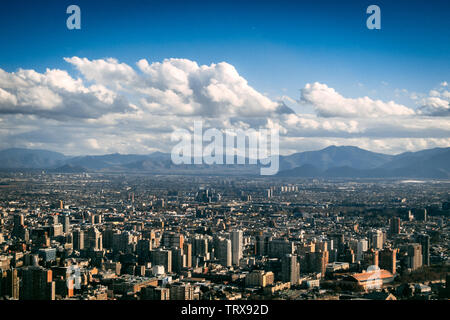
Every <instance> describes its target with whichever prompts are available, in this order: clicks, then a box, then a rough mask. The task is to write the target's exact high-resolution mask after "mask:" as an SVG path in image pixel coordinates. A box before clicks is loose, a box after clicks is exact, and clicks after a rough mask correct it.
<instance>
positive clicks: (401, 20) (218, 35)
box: [0, 0, 450, 154]
mask: <svg viewBox="0 0 450 320" xmlns="http://www.w3.org/2000/svg"><path fill="white" fill-rule="evenodd" d="M72 4H76V5H78V6H79V7H80V8H81V30H68V29H67V27H66V20H67V18H68V14H67V13H66V9H67V7H68V6H69V5H72ZM372 4H376V5H378V6H379V7H380V8H381V30H369V29H367V27H366V20H367V18H368V16H369V15H368V14H367V13H366V9H367V7H368V6H369V5H372ZM449 12H450V1H448V0H434V1H412V0H390V1H384V0H382V1H378V0H377V1H372V0H370V1H369V0H367V1H366V0H355V1H349V0H340V1H337V0H315V1H312V0H311V1H300V0H297V1H294V0H292V1H280V0H277V1H265V0H259V1H257V0H252V1H250V0H248V1H234V0H227V1H216V0H210V1H189V0H182V1H168V0H163V1H148V0H126V1H113V0H108V1H106V0H70V1H66V0H35V1H31V0H28V1H25V0H14V1H12V0H2V1H0V37H1V39H2V42H1V43H2V48H1V50H0V149H2V148H8V147H26V148H41V149H49V150H55V151H60V152H64V153H66V154H87V153H88V154H105V153H114V152H120V153H148V152H153V151H164V152H168V151H170V146H171V138H170V134H171V132H172V131H173V130H175V129H178V128H190V127H191V126H192V122H193V121H194V119H195V118H196V117H197V118H198V117H204V119H205V121H206V122H207V123H206V124H205V125H208V126H210V127H216V128H219V129H222V130H223V129H229V128H255V129H258V128H263V127H271V126H272V127H273V126H275V127H276V126H279V128H280V130H281V131H280V132H281V136H282V137H281V138H280V139H281V141H280V147H281V149H282V151H281V153H283V154H288V153H293V152H298V151H306V150H318V149H320V148H323V147H327V146H329V145H331V144H334V145H354V146H358V147H361V148H364V149H367V150H371V151H376V152H385V153H391V154H394V153H400V152H403V151H416V150H422V149H426V148H433V147H448V146H450V121H449V119H450V118H449V117H450V104H449V102H450V91H449V83H450V63H449V61H450V19H448V16H449ZM65 58H66V59H65ZM108 58H112V59H108ZM171 58H174V59H171ZM142 59H145V60H142ZM221 62H225V63H221ZM279 100H282V101H283V102H285V103H286V104H287V105H288V106H289V107H291V108H292V109H293V110H294V111H295V112H296V114H289V113H286V112H280V109H279ZM284 111H286V110H284Z"/></svg>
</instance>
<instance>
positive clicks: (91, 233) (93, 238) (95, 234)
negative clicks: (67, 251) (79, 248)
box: [86, 227, 103, 251]
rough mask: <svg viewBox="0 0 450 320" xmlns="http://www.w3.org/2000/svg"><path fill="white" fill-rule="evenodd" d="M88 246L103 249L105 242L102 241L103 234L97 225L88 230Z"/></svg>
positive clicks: (92, 248) (96, 249)
mask: <svg viewBox="0 0 450 320" xmlns="http://www.w3.org/2000/svg"><path fill="white" fill-rule="evenodd" d="M87 240H88V241H87V242H88V243H87V246H86V247H87V248H89V249H91V250H94V251H99V250H103V242H102V234H101V232H100V231H98V230H97V228H95V227H91V228H89V230H88V234H87Z"/></svg>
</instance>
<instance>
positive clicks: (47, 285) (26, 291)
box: [20, 267, 55, 300]
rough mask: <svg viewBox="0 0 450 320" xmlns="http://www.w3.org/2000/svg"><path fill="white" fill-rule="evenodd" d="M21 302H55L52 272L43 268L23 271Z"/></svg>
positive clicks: (30, 268)
mask: <svg viewBox="0 0 450 320" xmlns="http://www.w3.org/2000/svg"><path fill="white" fill-rule="evenodd" d="M20 299H21V300H55V282H53V281H52V271H51V270H47V269H44V268H42V267H26V268H23V269H22V285H21V286H20Z"/></svg>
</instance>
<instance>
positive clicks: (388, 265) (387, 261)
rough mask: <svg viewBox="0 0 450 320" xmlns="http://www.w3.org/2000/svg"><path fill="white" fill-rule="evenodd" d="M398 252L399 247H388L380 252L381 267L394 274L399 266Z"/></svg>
mask: <svg viewBox="0 0 450 320" xmlns="http://www.w3.org/2000/svg"><path fill="white" fill-rule="evenodd" d="M397 252H398V249H392V248H386V249H384V250H382V251H380V253H379V262H380V265H379V266H380V269H384V270H387V271H389V272H390V273H392V274H395V273H396V271H397V270H396V269H397V268H396V267H397Z"/></svg>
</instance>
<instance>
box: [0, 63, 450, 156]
mask: <svg viewBox="0 0 450 320" xmlns="http://www.w3.org/2000/svg"><path fill="white" fill-rule="evenodd" d="M65 61H66V62H68V64H69V65H70V66H72V67H73V70H71V71H70V72H68V71H66V70H59V69H47V70H46V71H45V72H43V73H39V72H36V71H34V70H23V69H19V70H17V71H16V72H6V71H4V70H2V69H0V137H1V138H2V139H0V148H6V147H12V146H16V147H28V148H43V149H51V150H55V151H60V152H63V153H66V154H71V155H74V154H87V153H90V154H105V153H113V152H120V153H140V154H142V153H149V152H153V151H157V150H159V151H164V152H170V150H171V146H172V145H173V142H172V141H171V139H170V137H171V133H172V132H173V131H174V130H176V129H180V128H183V129H187V130H192V125H193V122H194V120H202V121H203V123H204V128H205V129H206V128H217V129H219V130H222V131H223V130H226V129H231V130H236V129H244V130H245V129H250V128H252V129H258V128H278V129H279V131H280V147H281V152H282V153H284V154H286V153H289V152H295V151H303V150H305V149H309V150H313V149H319V148H321V147H326V146H328V145H331V144H335V145H356V146H359V147H362V148H367V149H369V150H374V151H386V152H390V153H392V152H400V151H406V150H416V149H420V148H422V149H423V148H424V147H427V146H448V139H449V138H448V137H449V136H450V122H449V121H448V120H447V118H445V117H441V118H440V117H431V115H439V114H440V115H446V112H447V111H448V101H449V92H448V91H446V88H445V86H440V87H439V88H435V89H434V91H431V92H429V93H428V94H427V95H422V94H420V95H418V96H417V101H418V102H420V104H419V106H418V109H417V111H414V110H413V109H410V108H408V107H405V106H403V105H400V104H397V103H395V102H393V101H390V102H383V101H380V100H373V99H370V98H368V97H363V98H346V97H343V96H342V95H341V94H339V93H338V92H336V91H335V90H334V89H333V88H330V87H328V86H327V85H326V84H321V83H313V84H307V85H306V86H305V87H304V88H303V90H302V96H301V100H300V103H303V104H308V105H310V106H312V108H313V110H315V113H295V112H293V111H292V109H290V106H292V105H295V104H297V103H298V102H297V101H296V100H294V99H292V98H290V97H288V96H279V97H277V98H276V99H275V100H276V101H275V100H273V99H271V98H269V97H267V96H266V95H264V94H263V93H261V92H259V91H257V90H256V89H254V88H253V87H252V86H251V85H250V84H249V83H248V82H247V80H246V79H244V78H243V77H242V76H241V75H240V74H239V73H238V71H237V70H236V69H235V68H234V67H233V66H232V65H230V64H228V63H226V62H220V63H213V64H210V65H199V64H198V63H197V62H195V61H191V60H187V59H165V60H163V61H161V62H149V61H148V60H145V59H142V60H139V61H138V62H137V63H136V65H134V66H130V65H127V64H125V63H123V62H120V61H118V60H117V59H113V58H107V59H98V60H90V59H87V58H79V57H71V58H65ZM406 93H408V92H406ZM446 110H447V111H446ZM387 116H389V117H387Z"/></svg>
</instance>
